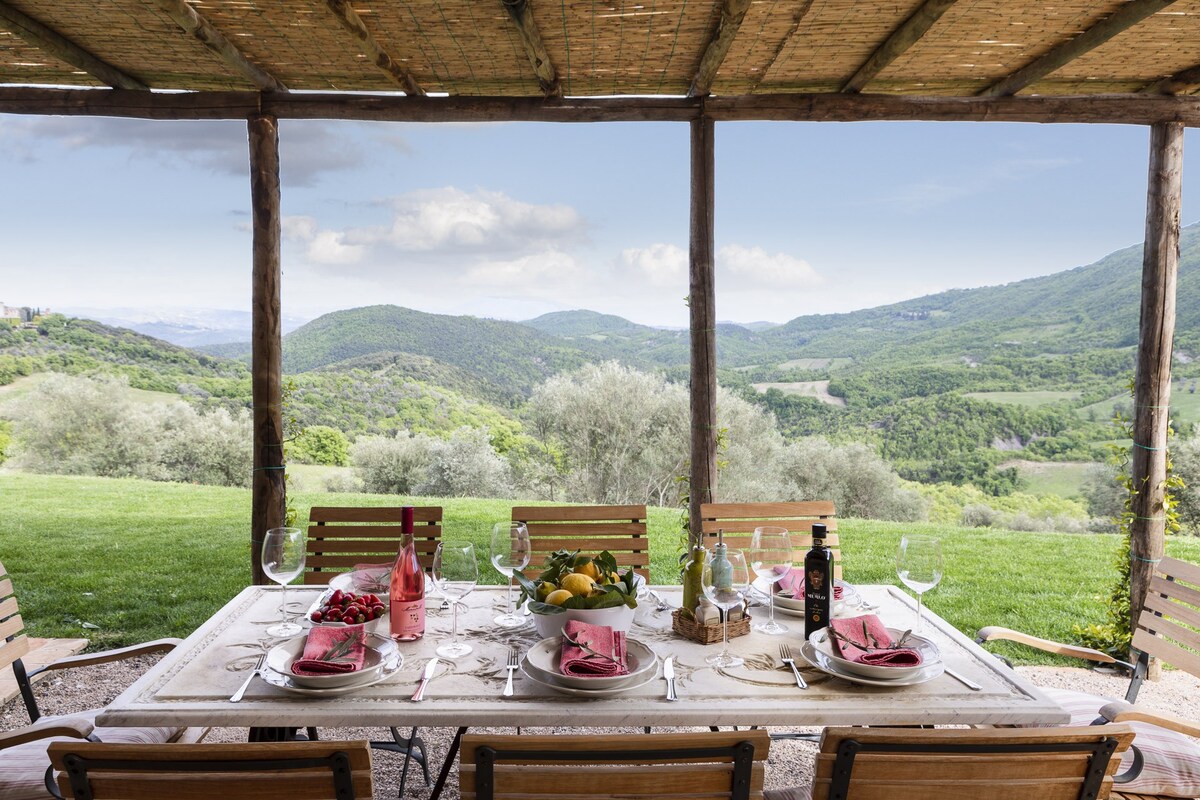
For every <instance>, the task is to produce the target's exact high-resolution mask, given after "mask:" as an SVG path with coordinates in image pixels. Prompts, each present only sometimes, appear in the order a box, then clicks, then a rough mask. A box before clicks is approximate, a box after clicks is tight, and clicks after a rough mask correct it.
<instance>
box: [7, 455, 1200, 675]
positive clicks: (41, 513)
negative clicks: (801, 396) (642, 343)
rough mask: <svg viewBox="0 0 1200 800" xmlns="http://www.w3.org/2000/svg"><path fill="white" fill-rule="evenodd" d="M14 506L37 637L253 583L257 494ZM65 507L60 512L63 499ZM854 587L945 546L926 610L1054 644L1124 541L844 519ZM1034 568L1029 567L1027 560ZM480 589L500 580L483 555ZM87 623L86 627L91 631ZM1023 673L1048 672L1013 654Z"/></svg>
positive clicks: (19, 585)
mask: <svg viewBox="0 0 1200 800" xmlns="http://www.w3.org/2000/svg"><path fill="white" fill-rule="evenodd" d="M0 496H4V497H7V498H13V499H14V500H15V502H11V503H10V504H8V514H7V522H6V528H5V533H4V537H3V539H2V540H0V560H2V561H3V562H4V565H5V567H6V568H7V569H8V571H9V572H10V573H11V574H12V576H13V580H14V583H15V585H16V589H17V592H18V596H19V598H20V603H21V608H22V612H23V615H24V618H25V621H26V624H27V625H28V626H29V630H30V633H31V635H34V636H87V637H88V638H90V639H92V642H93V646H94V647H96V648H99V647H104V646H115V645H122V644H129V643H133V642H136V641H144V640H147V639H152V638H156V637H159V636H185V635H187V634H188V633H190V632H191V631H192V630H193V629H195V627H196V626H198V625H199V624H200V623H201V622H202V621H203V620H204V619H206V618H207V617H208V616H209V615H211V614H212V613H213V612H214V611H215V610H216V609H218V608H219V607H220V606H221V605H222V604H223V603H224V602H225V601H227V600H228V599H229V598H230V597H232V596H233V595H234V594H236V593H237V592H238V591H239V590H241V588H242V587H243V586H245V585H246V583H247V582H248V581H249V576H250V569H249V558H250V556H249V518H250V496H249V492H248V491H245V490H240V489H219V488H213V487H203V486H186V485H181V484H163V483H151V482H146V481H137V480H110V479H103V478H71V477H52V476H40V475H23V474H17V473H6V472H0ZM64 497H70V498H71V502H69V503H64V502H63V498H64ZM291 501H292V504H293V505H294V507H295V508H296V510H297V511H298V512H299V520H300V521H301V523H303V522H304V521H305V520H306V518H307V514H308V509H309V507H310V506H311V505H312V504H314V503H315V502H320V503H321V504H323V505H327V504H330V503H341V504H345V505H399V504H403V503H414V504H438V505H442V506H443V507H444V508H445V534H444V535H445V536H446V537H447V538H453V539H470V540H472V541H474V542H475V543H476V546H477V549H478V550H479V552H480V553H486V552H487V544H486V542H487V539H488V536H489V532H490V529H491V524H492V523H493V522H495V521H496V520H503V519H507V518H508V514H509V512H510V506H511V505H512V501H505V500H478V499H469V498H467V499H438V498H402V497H389V496H381V495H340V496H337V497H331V496H329V495H306V494H297V495H295V496H294V497H292V498H291ZM649 522H650V525H649V527H650V548H651V559H652V570H653V575H654V580H655V582H663V583H671V582H675V581H676V580H677V578H676V576H677V574H678V573H677V569H678V568H677V561H676V553H677V548H678V543H679V512H678V511H677V510H675V509H657V508H656V509H651V510H650V520H649ZM839 531H840V532H841V534H842V543H843V544H842V552H843V557H844V559H845V562H844V563H845V568H846V577H847V579H848V580H850V581H852V582H857V583H890V584H896V577H895V573H894V570H895V560H894V556H895V550H896V546H897V543H898V542H899V539H900V536H901V535H902V534H904V533H925V534H934V535H937V536H940V537H941V539H942V542H943V548H944V552H945V559H946V572H945V577H944V578H943V580H942V583H941V585H939V586H938V587H937V588H936V589H935V590H933V591H932V592H930V593H929V594H928V595H927V600H928V604H929V607H930V608H932V609H933V610H934V611H936V612H937V613H939V614H941V615H942V616H944V617H945V618H946V619H948V620H950V621H951V622H952V623H953V624H954V625H955V626H956V627H957V628H959V629H960V630H962V631H965V632H968V633H972V632H974V631H975V630H976V629H978V628H979V627H981V626H983V625H987V624H999V625H1005V626H1008V627H1012V628H1019V629H1023V630H1026V631H1029V632H1030V633H1033V634H1035V635H1040V636H1046V637H1050V638H1054V639H1060V640H1061V639H1066V640H1069V639H1070V637H1071V626H1072V625H1073V624H1074V623H1076V622H1099V621H1101V620H1102V619H1103V617H1104V607H1103V596H1104V595H1105V593H1106V590H1107V588H1108V586H1109V583H1110V581H1111V580H1112V577H1113V576H1112V568H1111V567H1110V563H1111V558H1112V550H1113V548H1114V547H1115V545H1116V539H1115V537H1112V536H1100V535H1088V536H1085V535H1063V534H1036V533H1017V532H1011V531H996V530H988V529H963V528H956V527H949V526H936V525H929V524H924V525H912V524H907V525H900V524H893V523H877V522H866V521H861V520H841V521H840V522H839ZM1167 551H1168V552H1169V553H1170V554H1171V555H1174V556H1176V557H1179V558H1184V559H1188V560H1191V561H1200V541H1197V540H1195V539H1179V538H1172V539H1170V540H1169V541H1168V547H1167ZM1031 553H1032V554H1035V555H1036V557H1034V558H1032V559H1031V558H1030V554H1031ZM480 558H481V569H480V575H481V577H482V580H483V582H485V583H492V584H498V583H500V582H501V578H500V575H499V574H498V573H496V572H495V571H494V570H491V569H489V568H488V567H487V565H486V563H483V562H484V559H485V558H486V556H482V555H481V557H480ZM82 623H88V625H89V626H96V627H95V628H92V627H85V626H83V624H82ZM1007 652H1009V653H1010V654H1011V655H1015V656H1016V657H1017V659H1018V660H1020V661H1024V662H1026V663H1030V662H1033V663H1052V662H1053V659H1052V658H1050V657H1046V656H1042V655H1037V654H1035V653H1032V652H1030V651H1028V650H1024V651H1017V650H1015V649H1011V648H1010V649H1009V650H1007Z"/></svg>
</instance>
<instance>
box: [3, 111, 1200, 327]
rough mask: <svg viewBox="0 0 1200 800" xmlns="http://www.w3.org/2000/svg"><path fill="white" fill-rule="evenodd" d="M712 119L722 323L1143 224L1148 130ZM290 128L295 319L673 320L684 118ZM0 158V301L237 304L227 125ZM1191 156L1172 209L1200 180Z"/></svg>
mask: <svg viewBox="0 0 1200 800" xmlns="http://www.w3.org/2000/svg"><path fill="white" fill-rule="evenodd" d="M1194 136H1195V134H1193V133H1190V132H1189V134H1188V139H1187V142H1186V145H1185V153H1186V152H1188V151H1190V149H1192V148H1194V147H1195V146H1196V144H1197V142H1196V140H1195V138H1194ZM716 137H717V138H716V142H717V209H716V239H717V270H718V272H717V313H718V317H719V318H721V319H726V320H735V321H741V322H750V321H756V320H771V321H776V322H782V321H786V320H788V319H791V318H793V317H796V316H799V315H802V314H811V313H822V312H831V311H849V310H853V309H856V308H864V307H869V306H875V305H880V304H883V303H888V302H894V301H898V300H902V299H906V298H910V297H916V296H920V295H923V294H929V293H932V292H937V291H942V290H945V289H950V288H962V287H973V286H984V285H992V284H998V283H1006V282H1009V281H1014V280H1019V279H1022V278H1026V277H1031V276H1035V275H1045V274H1048V273H1051V272H1057V271H1060V270H1064V269H1070V268H1072V267H1075V266H1079V265H1081V264H1087V263H1091V262H1092V261H1095V260H1096V259H1098V258H1100V257H1102V256H1104V255H1106V254H1107V253H1109V252H1111V251H1113V250H1116V249H1118V248H1121V247H1125V246H1128V245H1131V244H1135V243H1137V242H1140V241H1141V239H1142V237H1143V231H1144V225H1145V189H1146V163H1147V149H1148V131H1147V129H1145V128H1141V127H1135V126H1098V125H1093V126H1082V125H1040V126H1037V125H1016V124H999V123H997V124H949V123H856V124H842V123H824V124H815V123H722V124H718V126H717V133H716ZM281 141H282V158H283V183H284V186H283V214H284V248H283V265H284V283H283V301H284V306H285V311H286V312H287V313H289V314H290V315H293V316H301V317H306V318H311V317H314V316H317V315H319V314H321V313H324V312H327V311H332V310H335V309H338V308H349V307H353V306H360V305H368V304H373V303H396V304H398V305H404V306H409V307H412V308H418V309H421V310H425V311H431V312H436V313H451V314H474V315H478V316H490V317H497V318H502V319H525V318H529V317H532V316H536V315H538V314H541V313H544V312H547V311H555V310H563V309H572V308H591V309H594V310H597V311H603V312H606V313H613V314H619V315H621V316H624V317H627V318H629V319H632V320H635V321H637V322H642V323H646V324H659V325H684V324H686V320H687V312H686V308H685V306H684V301H683V298H684V295H686V293H687V275H686V269H687V245H688V164H687V156H688V128H687V125H686V124H667V123H641V124H633V123H611V124H603V125H599V124H592V125H587V124H580V125H567V124H559V125H550V124H507V125H457V124H452V125H420V124H383V123H345V122H337V123H334V122H301V121H284V122H282V123H281ZM0 153H4V158H3V159H0V164H2V166H0V175H2V176H3V178H2V185H3V187H4V190H3V191H2V192H0V241H2V242H3V246H2V247H0V301H2V302H5V303H8V304H10V305H34V306H49V307H89V308H150V309H171V308H213V309H240V310H248V309H249V297H250V285H249V276H250V233H249V220H250V217H249V186H248V179H247V167H246V133H245V125H244V124H242V123H238V122H147V121H136V120H111V119H85V118H36V117H17V116H3V115H0ZM1184 174H1185V187H1184V222H1185V223H1187V222H1190V221H1193V219H1194V216H1193V213H1194V212H1193V209H1194V208H1196V207H1197V206H1196V204H1195V203H1194V202H1189V198H1190V197H1191V195H1193V194H1194V191H1191V189H1192V187H1193V186H1196V185H1200V184H1197V183H1196V181H1195V180H1190V179H1189V177H1188V176H1189V173H1188V171H1187V170H1186V169H1185V173H1184Z"/></svg>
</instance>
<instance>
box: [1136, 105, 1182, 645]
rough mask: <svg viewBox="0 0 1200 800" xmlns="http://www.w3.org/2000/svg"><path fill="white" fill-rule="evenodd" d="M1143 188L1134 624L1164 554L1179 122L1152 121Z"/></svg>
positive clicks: (1179, 197)
mask: <svg viewBox="0 0 1200 800" xmlns="http://www.w3.org/2000/svg"><path fill="white" fill-rule="evenodd" d="M1149 173H1150V174H1149V179H1148V181H1147V189H1146V198H1147V199H1146V243H1145V245H1144V250H1143V254H1142V306H1141V322H1140V325H1139V331H1138V351H1137V368H1136V372H1135V374H1134V400H1133V402H1134V417H1133V452H1132V454H1131V458H1130V466H1131V470H1130V473H1131V474H1130V478H1131V479H1132V482H1133V487H1132V490H1133V491H1132V505H1131V506H1130V512H1131V514H1132V516H1133V519H1132V521H1131V523H1130V537H1129V538H1130V553H1129V558H1130V565H1129V566H1130V569H1129V600H1130V603H1129V605H1130V613H1131V626H1132V627H1131V629H1132V630H1137V620H1138V617H1139V616H1141V613H1142V605H1143V602H1144V600H1145V596H1146V591H1147V589H1149V587H1150V579H1151V578H1152V577H1154V565H1155V564H1156V563H1158V559H1160V558H1162V555H1163V536H1164V533H1165V519H1164V518H1165V515H1166V511H1167V509H1166V499H1165V498H1166V480H1167V427H1168V425H1169V422H1170V405H1171V357H1172V355H1173V351H1174V336H1175V285H1176V279H1177V277H1178V274H1179V216H1180V209H1181V207H1182V205H1183V202H1182V201H1183V126H1182V125H1179V124H1178V123H1173V122H1171V123H1160V124H1158V125H1153V126H1151V128H1150V170H1149Z"/></svg>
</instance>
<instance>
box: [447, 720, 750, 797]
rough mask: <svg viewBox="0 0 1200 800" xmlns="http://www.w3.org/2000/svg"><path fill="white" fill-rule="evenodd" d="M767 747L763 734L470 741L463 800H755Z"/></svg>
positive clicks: (462, 768)
mask: <svg viewBox="0 0 1200 800" xmlns="http://www.w3.org/2000/svg"><path fill="white" fill-rule="evenodd" d="M769 747H770V740H769V739H768V737H767V734H766V732H765V731H732V732H723V733H665V734H661V733H660V734H647V735H645V736H624V735H619V734H610V735H602V736H503V735H471V734H469V735H466V736H464V737H463V739H462V755H461V760H460V762H459V773H458V780H459V789H460V792H461V796H462V798H463V800H493V798H501V797H503V798H516V797H521V798H534V797H566V796H570V797H572V798H577V799H578V800H598V798H616V797H620V798H623V799H624V800H657V798H670V797H680V798H683V797H687V798H712V799H713V800H715V799H716V798H730V800H757V798H761V797H762V786H763V778H764V770H765V764H766V760H767V750H768V748H769Z"/></svg>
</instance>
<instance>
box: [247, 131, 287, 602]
mask: <svg viewBox="0 0 1200 800" xmlns="http://www.w3.org/2000/svg"><path fill="white" fill-rule="evenodd" d="M249 130H250V198H251V199H250V204H251V212H252V217H253V220H254V268H253V286H252V297H253V301H252V308H251V312H252V315H253V317H252V333H251V339H252V351H251V353H252V355H251V361H250V370H251V392H252V395H253V398H254V400H253V402H254V477H253V479H252V482H251V512H250V547H251V552H250V558H251V563H252V565H253V580H254V583H256V584H257V583H268V581H267V579H266V576H265V575H264V574H263V571H262V541H263V537H264V534H265V533H266V532H267V531H268V530H270V529H271V528H278V527H280V526H281V525H283V523H284V519H285V518H286V509H287V486H286V484H285V483H284V472H283V340H282V335H281V329H280V313H279V282H280V267H279V242H280V219H279V122H278V120H276V119H275V118H274V117H271V116H267V115H264V114H256V115H254V116H252V117H250V121H249Z"/></svg>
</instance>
